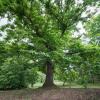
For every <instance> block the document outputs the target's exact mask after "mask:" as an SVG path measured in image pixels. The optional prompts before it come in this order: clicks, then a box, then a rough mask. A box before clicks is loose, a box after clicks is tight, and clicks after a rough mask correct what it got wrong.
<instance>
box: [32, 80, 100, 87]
mask: <svg viewBox="0 0 100 100" xmlns="http://www.w3.org/2000/svg"><path fill="white" fill-rule="evenodd" d="M54 83H55V84H56V85H57V86H59V87H62V88H84V86H82V85H79V84H76V83H71V84H69V83H65V85H64V86H63V82H62V81H57V80H56V81H54ZM42 85H43V83H39V82H38V83H36V84H34V86H33V88H39V87H42ZM87 88H100V83H95V84H92V83H91V84H87Z"/></svg>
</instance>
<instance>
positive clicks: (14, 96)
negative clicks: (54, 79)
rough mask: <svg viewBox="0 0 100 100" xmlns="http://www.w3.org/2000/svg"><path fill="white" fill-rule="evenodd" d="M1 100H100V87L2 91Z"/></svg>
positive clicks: (0, 93)
mask: <svg viewBox="0 0 100 100" xmlns="http://www.w3.org/2000/svg"><path fill="white" fill-rule="evenodd" d="M0 100H100V89H68V88H67V89H66V88H64V89H63V88H62V89H60V88H59V89H36V90H32V89H28V90H27V89H26V90H11V91H1V92H0Z"/></svg>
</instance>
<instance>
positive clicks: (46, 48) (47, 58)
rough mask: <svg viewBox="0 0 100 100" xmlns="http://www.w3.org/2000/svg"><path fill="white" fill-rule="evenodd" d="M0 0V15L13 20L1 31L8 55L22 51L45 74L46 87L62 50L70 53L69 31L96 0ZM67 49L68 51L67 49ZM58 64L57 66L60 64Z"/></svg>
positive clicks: (51, 82)
mask: <svg viewBox="0 0 100 100" xmlns="http://www.w3.org/2000/svg"><path fill="white" fill-rule="evenodd" d="M76 1H77V0H1V1H0V16H1V17H7V18H8V20H9V21H12V23H8V24H7V25H4V26H3V27H2V28H1V30H2V31H5V32H6V33H7V37H6V44H8V45H9V49H8V51H9V52H11V53H10V54H9V52H7V54H9V56H12V54H13V55H15V54H17V55H18V57H20V56H19V55H22V54H24V56H26V57H29V58H30V59H29V60H32V61H33V63H32V64H33V66H40V69H42V71H43V72H44V73H45V74H46V80H45V82H44V85H43V86H45V87H47V86H53V85H54V83H53V71H54V66H56V64H58V62H60V61H62V60H61V59H63V57H64V52H63V51H66V52H67V51H68V52H67V54H70V55H72V54H73V53H77V52H78V51H77V49H76V50H74V51H73V52H71V50H70V49H69V47H70V41H69V38H71V39H73V38H72V34H71V33H73V32H74V31H75V27H76V25H77V23H78V22H79V21H81V20H83V18H82V17H81V15H82V13H83V12H84V11H85V10H86V8H87V6H88V5H93V4H96V1H99V0H83V2H82V3H77V2H76ZM69 50H70V51H69ZM59 66H60V65H59Z"/></svg>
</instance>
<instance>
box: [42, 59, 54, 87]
mask: <svg viewBox="0 0 100 100" xmlns="http://www.w3.org/2000/svg"><path fill="white" fill-rule="evenodd" d="M53 86H55V85H54V83H53V64H52V62H51V61H50V60H48V61H46V79H45V82H44V84H43V87H53Z"/></svg>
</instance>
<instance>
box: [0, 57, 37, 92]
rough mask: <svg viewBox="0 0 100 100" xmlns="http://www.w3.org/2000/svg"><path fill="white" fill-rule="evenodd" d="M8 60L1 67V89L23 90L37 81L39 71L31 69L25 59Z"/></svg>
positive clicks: (14, 58) (13, 58)
mask: <svg viewBox="0 0 100 100" xmlns="http://www.w3.org/2000/svg"><path fill="white" fill-rule="evenodd" d="M21 59H22V58H19V59H18V58H17V57H16V56H15V57H12V58H7V59H6V60H5V62H4V63H3V65H2V66H0V89H2V90H5V89H21V88H26V87H27V86H28V85H29V84H32V85H33V84H34V83H35V81H36V80H37V77H38V74H37V73H36V72H37V71H36V70H37V69H33V68H32V69H29V67H28V66H29V65H28V64H27V63H26V62H25V59H22V60H21ZM26 66H27V67H26Z"/></svg>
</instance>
